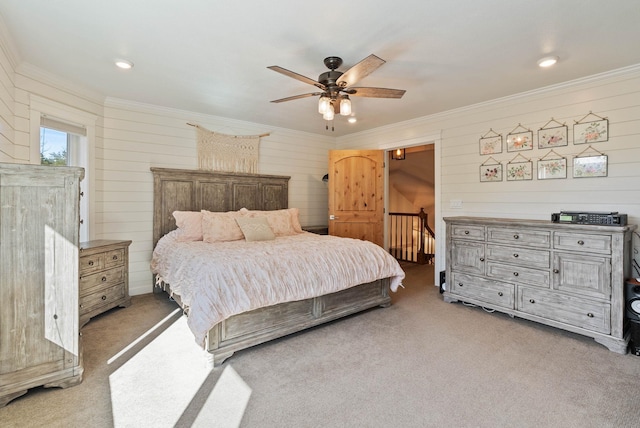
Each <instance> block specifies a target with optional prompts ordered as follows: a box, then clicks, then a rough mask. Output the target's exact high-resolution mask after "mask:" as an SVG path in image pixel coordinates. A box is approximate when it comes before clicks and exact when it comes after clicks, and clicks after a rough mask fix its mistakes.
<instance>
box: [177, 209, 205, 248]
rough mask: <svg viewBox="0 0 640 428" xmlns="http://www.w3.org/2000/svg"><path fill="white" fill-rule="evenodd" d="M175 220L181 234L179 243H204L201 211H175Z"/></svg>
mask: <svg viewBox="0 0 640 428" xmlns="http://www.w3.org/2000/svg"><path fill="white" fill-rule="evenodd" d="M173 218H175V219H176V226H178V230H179V231H180V233H179V234H178V238H177V240H178V241H183V242H184V241H202V213H201V212H200V211H174V212H173Z"/></svg>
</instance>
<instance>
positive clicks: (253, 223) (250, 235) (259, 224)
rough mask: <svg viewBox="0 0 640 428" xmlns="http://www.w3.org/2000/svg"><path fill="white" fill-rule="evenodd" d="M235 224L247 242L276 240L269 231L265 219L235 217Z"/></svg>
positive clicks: (271, 231) (269, 228)
mask: <svg viewBox="0 0 640 428" xmlns="http://www.w3.org/2000/svg"><path fill="white" fill-rule="evenodd" d="M236 223H238V226H240V229H241V230H242V233H243V235H244V239H245V240H246V241H247V242H252V241H273V240H274V239H276V235H275V234H274V233H273V230H271V227H270V226H269V222H268V221H267V219H266V217H253V218H252V217H237V218H236Z"/></svg>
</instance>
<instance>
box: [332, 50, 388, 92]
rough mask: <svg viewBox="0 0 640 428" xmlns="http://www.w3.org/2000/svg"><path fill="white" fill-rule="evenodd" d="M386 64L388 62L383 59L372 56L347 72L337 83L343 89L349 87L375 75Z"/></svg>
mask: <svg viewBox="0 0 640 428" xmlns="http://www.w3.org/2000/svg"><path fill="white" fill-rule="evenodd" d="M385 62H386V61H385V60H383V59H382V58H378V57H377V56H375V55H373V54H371V55H369V56H368V57H366V58H365V59H363V60H362V61H360V62H359V63H357V64H356V65H354V66H353V67H351V68H350V69H348V70H347V71H345V72H344V73H343V74H342V76H340V78H339V79H338V80H337V81H336V83H337V84H338V86H340V87H342V88H346V87H349V86H351V85H353V84H354V83H356V82H358V81H360V80H361V79H364V78H365V77H367V76H368V75H370V74H371V73H373V72H374V71H375V70H376V69H377V68H378V67H380V66H381V65H382V64H384V63H385Z"/></svg>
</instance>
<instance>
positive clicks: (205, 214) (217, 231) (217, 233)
mask: <svg viewBox="0 0 640 428" xmlns="http://www.w3.org/2000/svg"><path fill="white" fill-rule="evenodd" d="M240 216H242V214H240V213H239V212H237V211H228V212H224V213H217V212H211V211H206V210H202V237H203V240H204V242H209V243H212V242H226V241H239V240H241V239H244V235H243V234H242V230H240V227H239V226H238V223H236V218H237V217H240Z"/></svg>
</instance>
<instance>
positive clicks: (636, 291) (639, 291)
mask: <svg viewBox="0 0 640 428" xmlns="http://www.w3.org/2000/svg"><path fill="white" fill-rule="evenodd" d="M624 296H625V300H626V305H625V308H626V315H627V318H629V319H630V320H632V321H636V322H639V323H640V282H639V281H638V280H636V279H629V280H627V281H626V283H625V287H624ZM638 345H640V343H639V344H638Z"/></svg>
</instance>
